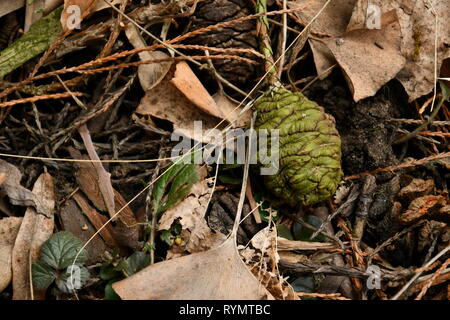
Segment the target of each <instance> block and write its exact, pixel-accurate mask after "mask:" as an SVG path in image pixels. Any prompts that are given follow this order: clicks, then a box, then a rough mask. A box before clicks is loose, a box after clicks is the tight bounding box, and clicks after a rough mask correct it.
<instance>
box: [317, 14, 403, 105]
mask: <svg viewBox="0 0 450 320" xmlns="http://www.w3.org/2000/svg"><path fill="white" fill-rule="evenodd" d="M324 42H325V44H326V45H327V47H328V48H329V49H330V51H331V52H332V54H333V56H334V57H335V59H336V60H337V62H338V64H339V65H340V67H341V68H342V70H343V71H344V73H345V76H346V79H347V82H348V84H349V87H350V90H351V91H352V94H353V99H354V100H355V101H359V100H361V99H364V98H367V97H371V96H373V95H375V94H376V93H377V91H378V90H379V89H380V88H381V87H382V86H383V85H384V84H385V83H387V82H388V81H390V80H392V79H393V78H395V76H396V75H397V73H398V72H399V71H400V70H401V69H402V68H403V66H404V65H405V61H406V60H405V58H404V57H403V55H402V53H401V47H400V46H401V32H400V25H399V23H398V22H397V21H395V22H392V23H391V24H389V25H387V26H385V27H383V28H381V29H373V30H368V29H359V30H354V31H350V32H348V33H347V34H346V35H345V36H343V37H341V38H329V39H327V40H325V41H324Z"/></svg>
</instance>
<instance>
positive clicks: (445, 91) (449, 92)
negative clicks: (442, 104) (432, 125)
mask: <svg viewBox="0 0 450 320" xmlns="http://www.w3.org/2000/svg"><path fill="white" fill-rule="evenodd" d="M439 85H440V86H441V91H442V99H444V101H450V88H449V87H448V86H447V85H446V84H445V82H444V81H439Z"/></svg>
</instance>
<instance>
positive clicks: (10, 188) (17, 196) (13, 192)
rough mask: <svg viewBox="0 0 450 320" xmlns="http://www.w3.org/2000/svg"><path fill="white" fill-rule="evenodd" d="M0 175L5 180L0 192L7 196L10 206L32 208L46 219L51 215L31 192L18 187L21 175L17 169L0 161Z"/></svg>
mask: <svg viewBox="0 0 450 320" xmlns="http://www.w3.org/2000/svg"><path fill="white" fill-rule="evenodd" d="M0 173H3V174H5V175H6V180H5V181H4V182H3V183H2V184H1V185H0V190H3V192H4V193H5V194H6V195H7V196H8V198H9V201H10V202H11V204H13V205H16V206H26V207H29V206H33V207H35V208H36V210H37V212H38V213H41V214H43V215H45V216H47V217H51V216H52V215H53V213H52V212H51V210H50V211H49V208H48V207H47V205H46V203H43V202H42V201H41V199H40V198H39V197H36V195H35V194H34V193H33V192H31V191H30V190H28V189H26V188H24V187H22V186H21V185H20V180H21V179H22V173H21V172H20V170H19V169H18V168H17V167H15V166H14V165H12V164H10V163H8V162H6V161H4V160H1V159H0Z"/></svg>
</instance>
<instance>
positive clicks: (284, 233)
mask: <svg viewBox="0 0 450 320" xmlns="http://www.w3.org/2000/svg"><path fill="white" fill-rule="evenodd" d="M277 234H278V236H279V237H283V238H285V239H288V240H294V237H293V236H292V233H291V230H289V228H288V227H287V226H286V225H285V224H284V223H282V224H279V225H278V226H277Z"/></svg>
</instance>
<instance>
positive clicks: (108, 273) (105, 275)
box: [100, 264, 121, 281]
mask: <svg viewBox="0 0 450 320" xmlns="http://www.w3.org/2000/svg"><path fill="white" fill-rule="evenodd" d="M120 275H121V273H120V272H119V271H117V270H116V269H115V267H114V266H113V265H112V264H108V265H107V266H103V267H102V268H101V269H100V279H102V280H105V281H108V280H111V279H114V278H117V277H119V276H120Z"/></svg>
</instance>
